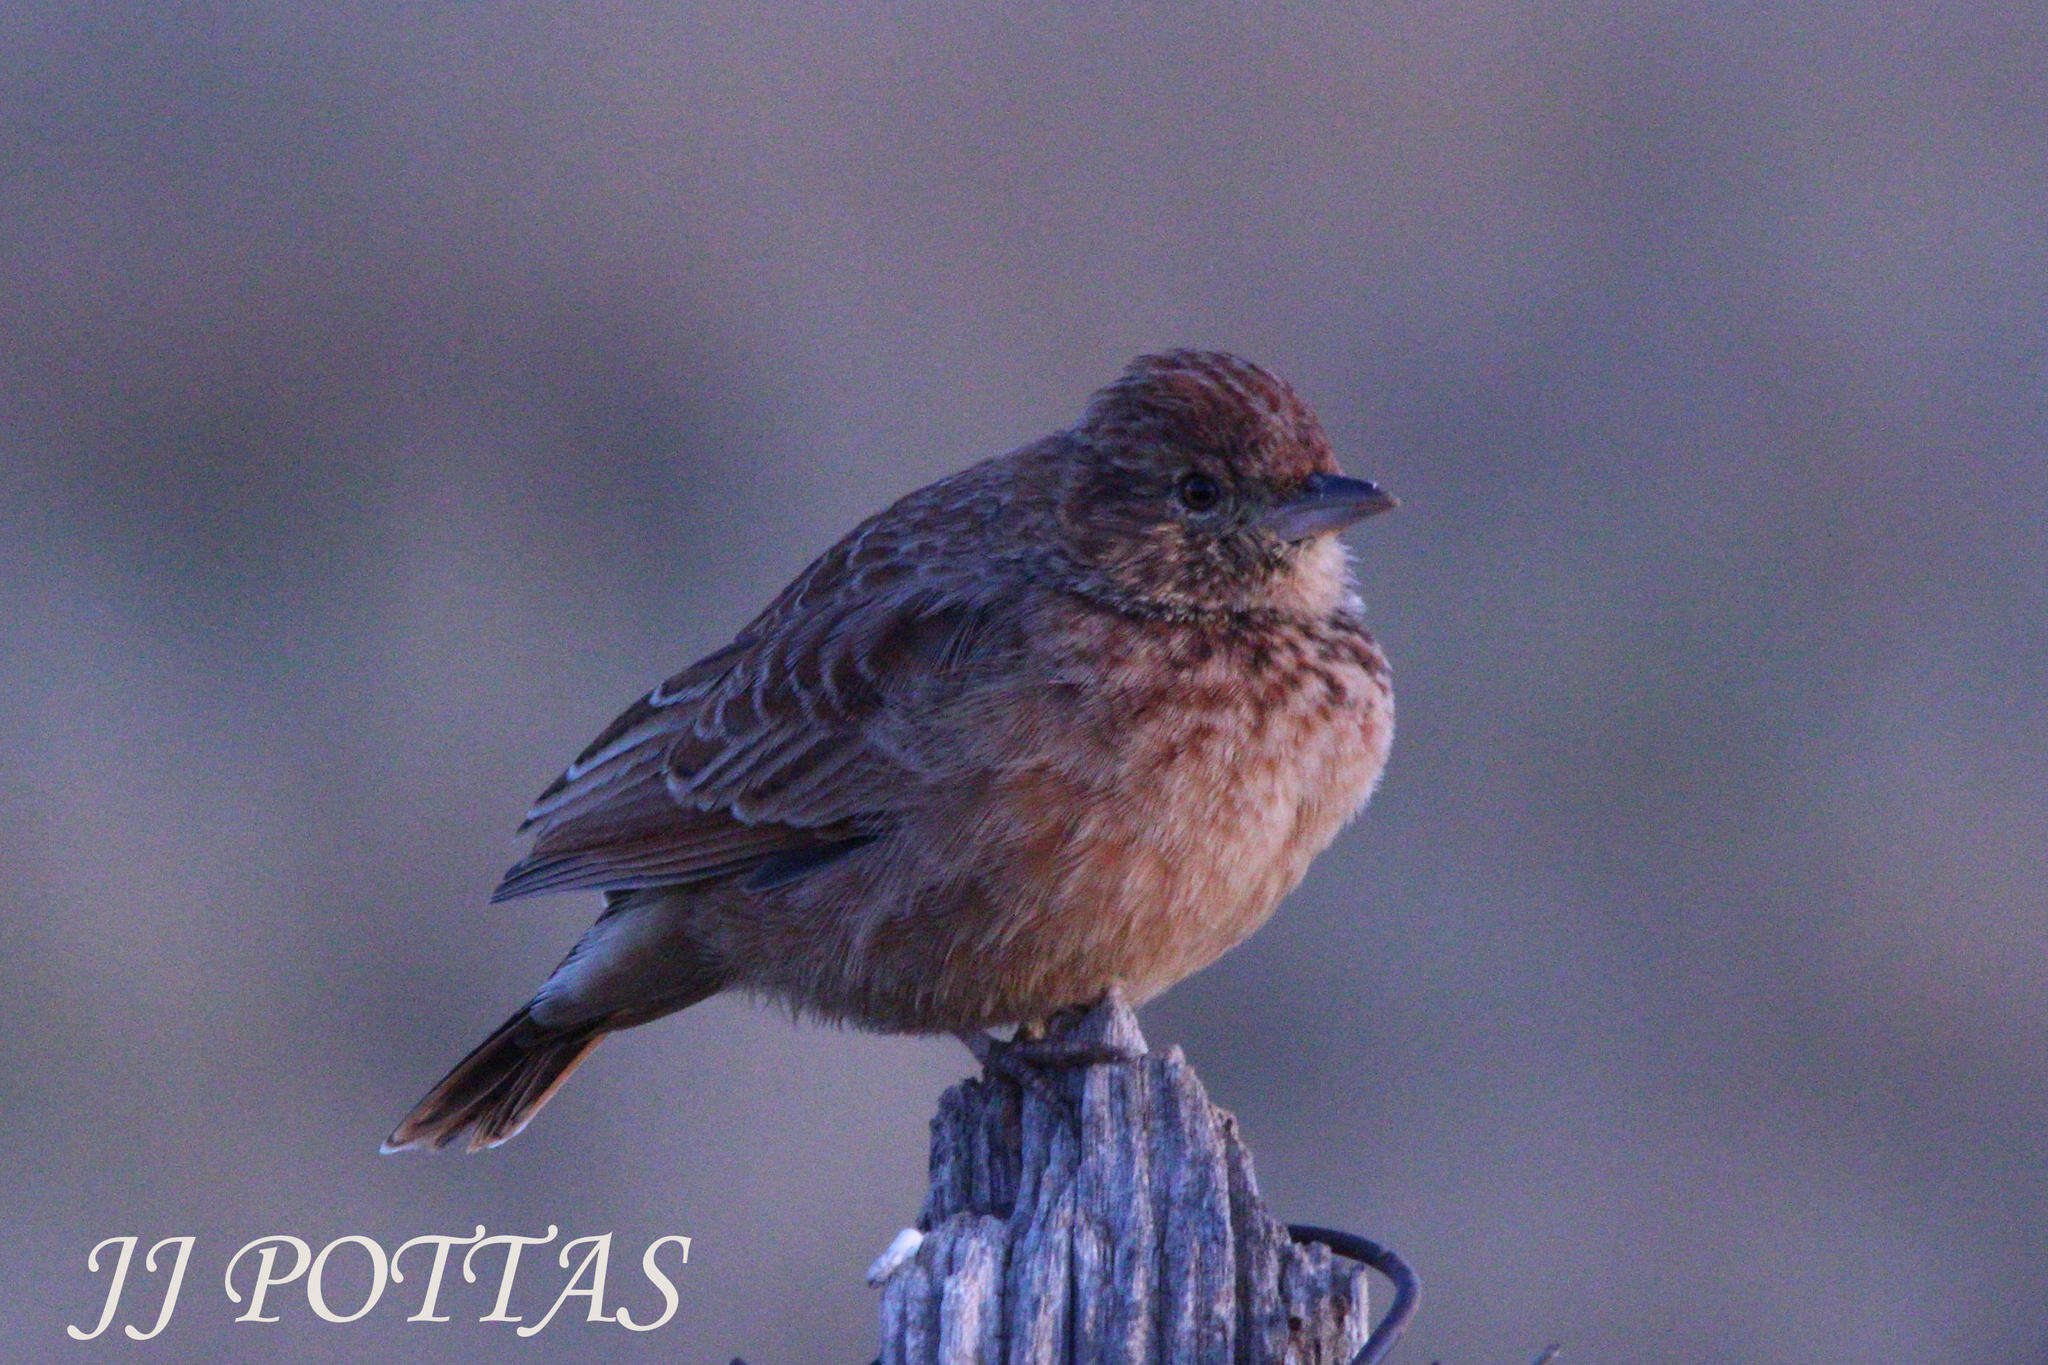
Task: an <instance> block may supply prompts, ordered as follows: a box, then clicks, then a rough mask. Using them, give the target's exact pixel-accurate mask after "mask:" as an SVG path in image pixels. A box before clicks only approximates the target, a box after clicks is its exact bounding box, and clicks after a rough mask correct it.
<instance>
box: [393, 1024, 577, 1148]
mask: <svg viewBox="0 0 2048 1365" xmlns="http://www.w3.org/2000/svg"><path fill="white" fill-rule="evenodd" d="M609 1031H610V1030H609V1029H608V1028H607V1027H606V1026H605V1025H604V1024H602V1023H593V1024H587V1025H583V1026H580V1027H577V1028H573V1029H550V1028H547V1027H544V1026H543V1025H541V1024H538V1023H536V1022H534V1019H533V1016H532V1013H531V1009H530V1007H527V1008H522V1009H521V1010H520V1011H519V1012H518V1013H517V1014H515V1015H513V1016H512V1017H511V1018H510V1019H507V1020H506V1021H505V1022H504V1023H503V1024H501V1025H500V1026H499V1027H498V1030H497V1032H495V1033H493V1034H492V1035H491V1036H490V1037H488V1038H486V1039H484V1040H483V1042H481V1043H479V1044H478V1045H477V1047H476V1050H475V1051H473V1052H471V1053H470V1054H469V1055H468V1056H467V1057H464V1058H463V1059H462V1060H461V1061H460V1062H458V1063H456V1066H455V1069H454V1070H453V1071H450V1072H449V1073H448V1075H447V1076H446V1077H444V1078H443V1079H442V1081H441V1083H440V1084H439V1085H437V1086H435V1087H434V1088H433V1089H432V1090H430V1091H428V1092H427V1097H426V1098H425V1099H423V1100H421V1101H420V1102H419V1103H418V1104H417V1105H415V1106H413V1111H412V1112H411V1113H410V1114H407V1115H406V1116H405V1121H404V1122H402V1123H400V1124H399V1125H398V1127H397V1128H396V1129H395V1130H394V1131H393V1132H392V1134H391V1136H390V1137H388V1138H386V1139H385V1140H384V1150H385V1151H387V1152H399V1151H405V1150H407V1149H408V1148H418V1147H447V1146H449V1145H451V1144H452V1143H454V1142H455V1141H456V1140H457V1139H459V1138H461V1137H462V1136H463V1135H464V1134H468V1137H469V1144H468V1148H469V1150H470V1151H472V1152H480V1151H482V1150H484V1148H486V1147H495V1146H497V1145H498V1144H499V1143H501V1142H504V1141H505V1140H506V1139H508V1138H510V1137H512V1136H513V1135H515V1134H516V1133H518V1132H519V1130H520V1129H522V1128H524V1127H525V1126H526V1125H527V1122H528V1121H529V1120H531V1119H532V1118H533V1116H534V1114H535V1113H536V1112H538V1111H539V1109H540V1107H541V1106H542V1105H544V1104H546V1103H547V1102H548V1099H549V1097H550V1096H552V1095H553V1094H554V1093H555V1090H556V1088H557V1087H559V1086H560V1085H561V1084H562V1082H563V1081H564V1080H566V1079H568V1076H569V1073H570V1072H571V1071H573V1070H575V1068H576V1064H577V1063H578V1062H580V1061H582V1060H583V1058H584V1057H585V1056H586V1055H587V1054H588V1053H589V1052H590V1049H592V1048H594V1047H596V1046H597V1044H598V1042H599V1040H600V1039H602V1038H603V1037H604V1035H605V1034H606V1033H608V1032H609Z"/></svg>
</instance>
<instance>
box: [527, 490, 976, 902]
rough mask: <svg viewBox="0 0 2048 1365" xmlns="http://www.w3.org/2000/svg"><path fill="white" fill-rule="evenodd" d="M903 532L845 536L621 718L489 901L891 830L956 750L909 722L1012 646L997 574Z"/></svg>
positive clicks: (767, 871)
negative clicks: (928, 741) (929, 549)
mask: <svg viewBox="0 0 2048 1365" xmlns="http://www.w3.org/2000/svg"><path fill="white" fill-rule="evenodd" d="M910 529H913V530H914V529H915V527H914V524H913V525H912V526H911V528H910ZM878 538H879V539H880V541H881V543H875V542H876V541H877V540H878ZM902 540H903V532H902V530H901V529H897V530H896V531H895V533H894V534H887V535H883V536H880V537H878V536H877V534H876V532H875V530H874V528H872V527H864V528H863V529H862V530H861V531H857V532H856V533H855V534H854V535H852V536H849V537H848V538H847V540H846V541H844V542H842V543H841V544H840V545H839V546H837V547H835V548H834V550H833V551H832V552H831V553H830V554H828V555H827V556H826V557H825V558H824V559H821V560H820V561H819V562H818V563H817V564H815V565H813V566H812V568H811V569H810V570H808V571H806V573H805V574H804V576H803V577H801V578H799V579H798V580H797V581H796V582H795V583H793V584H791V585H790V587H789V588H788V589H787V590H786V591H785V592H784V593H783V595H782V596H781V597H780V598H778V599H777V601H776V603H775V604H774V605H773V606H771V607H770V608H769V609H768V610H767V611H766V612H764V613H763V614H762V616H761V617H760V618H759V619H758V620H756V621H755V622H754V623H753V624H752V625H750V626H749V627H748V628H747V629H746V630H745V631H743V632H741V634H740V636H739V638H738V639H736V640H735V641H734V642H733V643H732V644H730V645H728V646H727V647H726V648H724V649H722V650H719V651H718V652H717V653H715V654H712V655H710V656H708V657H706V658H705V659H703V660H701V661H699V662H698V663H696V664H693V665H692V666H691V667H689V668H687V669H685V670H684V671H683V672H681V673H679V674H677V675H676V676H675V677H673V678H670V679H669V680H668V681H666V682H664V683H662V684H661V685H660V686H659V687H657V688H655V689H654V690H653V691H652V692H650V693H649V694H648V695H647V696H645V697H644V698H642V699H641V700H639V701H638V702H635V703H634V704H633V705H632V706H631V707H629V708H628V709H627V710H626V712H625V713H624V714H623V715H621V716H620V717H619V718H618V719H617V720H615V721H613V722H612V723H611V725H610V726H608V727H607V728H606V729H605V731H604V732H603V733H602V734H600V735H599V736H598V737H597V739H596V740H595V741H593V742H592V743H591V745H590V746H589V747H588V748H587V749H585V750H584V751H583V753H582V754H580V755H579V756H578V757H577V759H576V761H575V762H574V763H572V764H570V765H569V768H568V770H567V771H566V772H564V773H563V774H562V775H561V776H560V777H559V778H557V779H556V780H555V782H554V783H553V784H552V785H550V786H549V787H548V788H547V790H546V791H544V792H542V793H541V795H540V798H539V799H538V800H537V801H535V803H534V805H533V808H532V810H531V811H530V812H529V814H528V815H527V819H526V823H525V824H524V825H523V826H522V827H521V828H522V829H523V830H524V831H526V832H529V833H531V834H532V835H533V837H534V843H533V848H532V851H531V852H530V853H529V855H528V856H527V857H526V859H525V860H524V861H522V862H520V863H519V864H518V865H517V866H515V867H513V868H512V869H511V871H509V872H508V873H506V875H505V879H504V881H503V882H502V883H500V885H499V887H498V889H497V891H496V892H495V893H494V895H493V897H492V899H494V900H509V899H511V898H513V897H515V896H524V895H530V894H534V893H537V892H541V891H569V890H583V889H591V888H603V889H605V890H624V889H628V888H633V887H646V886H665V885H675V884H687V883H691V882H698V881H705V880H709V879H712V878H719V877H726V876H732V875H736V874H741V873H746V872H750V871H752V872H755V873H756V874H757V880H759V881H760V884H763V885H773V884H775V883H776V881H778V880H786V879H787V878H788V877H790V876H793V875H800V873H801V870H802V869H806V868H808V867H810V866H814V865H816V864H818V863H822V862H824V861H829V860H830V857H831V855H832V854H833V852H834V851H836V850H845V849H850V848H853V847H858V846H859V845H860V844H861V843H865V842H867V841H868V840H871V839H873V838H875V837H876V836H877V835H879V834H881V833H884V832H886V831H887V830H888V829H889V828H890V826H891V825H892V823H893V822H894V820H895V819H896V818H897V816H898V815H899V814H900V813H901V812H902V811H903V809H905V806H906V803H907V802H909V801H910V800H912V799H914V798H915V796H916V794H917V793H918V792H919V791H920V790H923V789H926V788H927V786H928V784H929V783H930V782H931V781H933V780H934V779H935V778H939V777H941V776H942V774H940V773H939V772H937V771H936V768H937V766H938V765H941V764H943V763H944V762H945V758H944V755H943V754H942V753H939V752H938V751H937V749H936V747H932V746H925V745H922V744H919V743H918V742H917V741H916V736H915V731H916V726H915V725H914V724H909V723H906V718H907V717H915V716H923V715H930V714H932V713H933V712H934V711H936V710H940V709H943V708H945V707H946V706H947V705H948V704H949V702H950V701H951V700H953V699H957V698H958V697H959V696H960V695H961V694H962V693H963V692H964V691H968V690H971V689H972V688H973V687H974V686H975V685H976V684H975V679H976V678H977V677H982V678H985V677H987V676H988V675H989V669H990V667H991V665H996V666H999V661H1000V658H1001V656H1002V654H1003V653H1004V652H1005V651H1006V650H1008V649H1012V648H1015V647H1016V644H1015V640H1014V638H1012V637H1010V636H1008V635H1006V634H1005V633H1004V632H1003V631H1001V630H998V629H996V628H995V623H996V622H997V621H998V620H999V619H1000V618H1001V617H1002V615H1003V614H1002V613H999V612H996V611H994V610H992V608H993V607H994V605H995V601H996V596H995V595H994V594H993V593H992V590H991V587H990V585H989V584H987V583H985V582H980V583H977V582H973V581H971V580H965V579H962V578H960V577H959V576H955V575H947V574H945V573H943V572H934V571H933V570H932V566H931V561H930V560H928V559H927V560H925V561H923V562H920V560H919V559H918V557H917V556H916V555H914V554H906V553H903V551H904V550H905V546H904V545H903V544H902V543H901V542H902ZM949 579H951V580H952V581H950V582H949V581H948V580H949Z"/></svg>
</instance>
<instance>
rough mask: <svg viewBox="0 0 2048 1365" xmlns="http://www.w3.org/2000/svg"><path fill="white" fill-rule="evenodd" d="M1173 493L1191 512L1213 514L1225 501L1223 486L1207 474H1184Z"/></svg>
mask: <svg viewBox="0 0 2048 1365" xmlns="http://www.w3.org/2000/svg"><path fill="white" fill-rule="evenodd" d="M1173 491H1174V496H1175V497H1177V498H1179V499H1180V505H1181V506H1183V507H1185V508H1187V509H1188V510H1189V511H1190V512H1213V511H1214V510H1215V509H1216V504H1218V503H1220V502H1222V501H1223V486H1222V485H1221V484H1219V483H1217V482H1216V480H1214V479H1212V478H1210V477H1209V476H1208V475H1207V474H1183V475H1182V476H1181V480H1180V483H1179V485H1178V486H1176V487H1175V489H1174V490H1173Z"/></svg>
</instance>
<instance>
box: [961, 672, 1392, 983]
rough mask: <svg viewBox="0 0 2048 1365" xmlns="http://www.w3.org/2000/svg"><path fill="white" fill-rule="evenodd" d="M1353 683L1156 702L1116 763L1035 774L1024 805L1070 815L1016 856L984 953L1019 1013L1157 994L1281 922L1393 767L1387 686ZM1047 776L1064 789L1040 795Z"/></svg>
mask: <svg viewBox="0 0 2048 1365" xmlns="http://www.w3.org/2000/svg"><path fill="white" fill-rule="evenodd" d="M1347 681H1348V682H1349V683H1350V684H1351V685H1349V686H1344V687H1341V688H1338V689H1335V690H1334V693H1333V690H1332V689H1328V688H1326V687H1325V686H1324V684H1323V682H1321V681H1315V682H1313V684H1310V683H1304V684H1303V685H1302V686H1299V687H1294V688H1286V689H1278V690H1277V695H1276V690H1275V689H1268V690H1267V691H1266V692H1264V693H1252V694H1249V695H1244V696H1232V697H1230V698H1229V700H1227V701H1226V702H1225V703H1224V704H1222V705H1217V706H1211V707H1204V706H1200V705H1186V704H1181V705H1172V706H1161V707H1159V708H1157V709H1156V710H1154V711H1152V712H1150V713H1149V714H1147V713H1145V712H1144V711H1143V710H1142V709H1140V710H1138V711H1136V712H1134V713H1133V714H1131V715H1130V716H1129V717H1128V718H1127V720H1126V721H1125V723H1123V724H1122V725H1121V727H1120V729H1119V730H1118V732H1117V734H1116V739H1115V741H1114V742H1115V747H1116V750H1117V752H1116V754H1115V759H1114V761H1113V762H1108V763H1104V762H1100V761H1098V762H1097V763H1096V764H1095V765H1093V766H1092V767H1091V768H1090V769H1089V770H1087V771H1086V772H1075V771H1071V770H1064V771H1063V770H1062V769H1061V768H1060V767H1059V766H1058V765H1053V764H1045V765H1040V766H1036V767H1033V768H1027V769H1025V770H1024V772H1023V774H1022V779H1023V780H1022V782H1021V783H1020V787H1019V789H1018V790H1014V791H1012V792H1010V793H1008V795H1009V797H1010V799H1011V801H1012V802H1013V803H1014V804H1015V806H1017V807H1019V808H1022V809H1026V810H1035V811H1041V812H1043V811H1047V810H1057V811H1058V812H1059V814H1057V815H1056V816H1055V817H1054V818H1051V819H1042V820H1027V821H1025V822H1024V823H1025V824H1026V825H1027V826H1028V827H1029V828H1030V829H1031V830H1033V831H1034V833H1032V834H1029V835H1026V836H1025V837H1023V838H1021V839H1020V840H1019V841H1018V843H1017V846H1016V856H1014V857H1013V858H1011V859H1009V860H1007V866H1006V867H1005V871H1006V873H1007V874H1008V875H1007V876H1006V877H1005V878H1004V881H1005V882H1006V886H1005V887H1004V888H1003V890H1002V892H1001V893H1000V895H999V896H998V898H997V902H996V903H997V904H998V905H999V906H1001V907H1003V909H1002V912H1001V913H1000V915H999V917H998V918H997V919H996V920H994V921H993V922H992V923H991V924H990V925H989V926H988V928H989V932H988V933H987V934H986V935H985V939H984V941H983V942H982V943H980V944H978V945H976V947H975V950H974V952H973V954H972V956H971V958H970V959H969V960H971V961H972V962H973V963H974V964H975V971H974V976H975V977H976V978H977V979H978V980H979V981H980V982H981V983H987V982H990V981H995V982H1000V983H1002V984H1003V986H1004V989H1002V990H1000V991H998V992H996V993H997V994H999V995H1002V996H1006V997H1015V1000H1014V1001H1013V1002H1012V1003H1010V1004H1007V1005H1006V1008H1009V1009H1014V1010H1016V1011H1017V1014H1011V1015H1008V1016H1006V1017H1018V1015H1019V1014H1021V1015H1022V1016H1023V1017H1030V1016H1031V1015H1032V1014H1034V1013H1041V1012H1045V1011H1047V1010H1050V1009H1056V1008H1060V1007H1061V1006H1064V1005H1067V1004H1073V1003H1081V1002H1084V1001H1088V1000H1092V999H1094V998H1096V997H1097V996H1098V995H1100V993H1101V992H1102V991H1103V990H1105V989H1106V988H1107V987H1108V986H1109V985H1110V984H1111V983H1112V982H1114V983H1116V984H1119V985H1121V986H1122V987H1123V988H1124V989H1125V991H1126V992H1127V993H1128V994H1129V995H1130V996H1131V997H1132V998H1133V999H1136V1000H1143V999H1146V998H1149V997H1150V996H1153V995H1156V994H1158V993H1159V992H1160V991H1162V990H1165V989H1166V988H1167V987H1168V986H1171V985H1172V984H1173V983H1175V982H1176V981H1179V980H1181V979H1182V978H1183V977H1186V976H1188V975H1189V974H1191V973H1193V972H1196V971H1199V970H1200V969H1201V968H1203V967H1205V966H1207V965H1208V964H1209V963H1211V962H1213V961H1215V960H1216V958H1218V957H1219V956H1221V955H1222V954H1223V953H1224V952H1226V951H1228V950H1229V949H1230V948H1231V947H1233V946H1235V945H1236V944H1237V943H1239V942H1241V941H1242V940H1243V939H1244V938H1245V937H1246V936H1248V935H1249V934H1251V933H1252V932H1253V931H1254V930H1255V929H1257V928H1258V927H1259V926H1260V925H1261V924H1262V923H1264V922H1265V920H1266V918H1267V917H1268V916H1269V915H1270V914H1271V913H1272V911H1273V908H1274V906H1275V905H1276V904H1277V903H1278V902H1279V900H1280V898H1281V897H1282V896H1284V895H1286V894H1287V893H1288V892H1289V891H1291V890H1292V889H1293V888H1294V887H1295V886H1296V885H1297V884H1298V883H1299V882H1300V881H1301V879H1302V876H1303V875H1304V874H1305V873H1306V872H1307V870H1308V865H1309V863H1310V861H1311V860H1313V859H1314V858H1315V856H1316V855H1317V854H1318V853H1320V852H1322V850H1323V849H1324V848H1326V847H1327V846H1328V845H1329V843H1330V841H1331V839H1333V838H1334V837H1335V836H1336V833H1337V831H1338V830H1339V829H1340V828H1341V827H1342V826H1343V824H1344V823H1345V821H1347V820H1348V819H1350V818H1351V816H1352V815H1353V814H1354V813H1355V812H1356V811H1357V810H1358V808H1359V807H1360V806H1361V805H1362V804H1363V803H1364V802H1365V799H1366V797H1367V796H1368V795H1369V794H1370V792H1371V790H1372V787H1373V784H1374V783H1375V782H1376V781H1377V780H1378V778H1379V774H1380V770H1381V768H1382V766H1383V765H1384V763H1385V760H1386V751H1387V744H1388V740H1389V738H1390V736H1391V730H1392V715H1391V704H1390V701H1389V698H1388V695H1387V693H1386V691H1385V688H1384V686H1383V685H1382V684H1381V683H1380V682H1379V680H1378V679H1377V678H1375V677H1370V676H1366V675H1363V674H1361V675H1360V676H1358V677H1355V678H1351V679H1349V680H1347ZM1194 691H1195V695H1196V696H1197V697H1198V698H1199V697H1200V696H1202V695H1203V694H1202V692H1201V690H1200V689H1194ZM1333 695H1334V696H1336V697H1337V698H1338V700H1333V699H1332V698H1333ZM1101 757H1103V756H1101V755H1098V758H1101ZM1105 771H1106V772H1108V773H1110V774H1112V776H1111V778H1110V779H1109V780H1108V781H1103V780H1102V779H1101V776H1100V775H1101V774H1102V773H1104V772H1105ZM1039 783H1042V784H1045V785H1046V786H1048V787H1049V788H1050V789H1051V790H1050V791H1048V792H1039V791H1033V790H1029V788H1030V787H1031V786H1032V785H1033V784H1039ZM962 984H963V985H968V984H969V983H966V982H963V983H962ZM970 988H971V987H970ZM1040 1007H1042V1008H1040Z"/></svg>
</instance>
